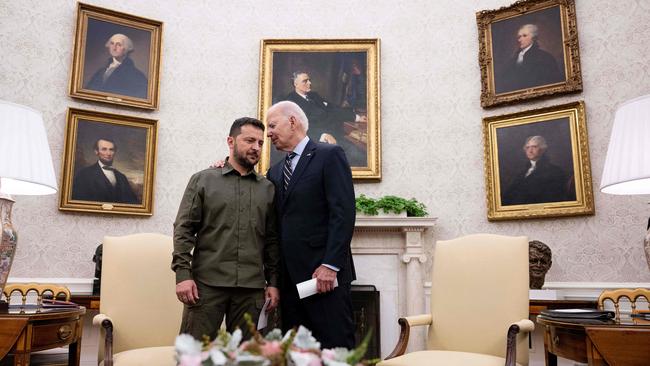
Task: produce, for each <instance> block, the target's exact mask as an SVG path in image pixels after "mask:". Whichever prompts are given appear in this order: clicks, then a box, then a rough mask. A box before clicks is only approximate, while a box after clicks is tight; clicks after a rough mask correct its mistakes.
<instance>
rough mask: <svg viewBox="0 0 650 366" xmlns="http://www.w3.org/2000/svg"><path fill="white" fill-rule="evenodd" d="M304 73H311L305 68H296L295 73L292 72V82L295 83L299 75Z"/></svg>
mask: <svg viewBox="0 0 650 366" xmlns="http://www.w3.org/2000/svg"><path fill="white" fill-rule="evenodd" d="M302 74H307V75H309V73H308V72H307V71H303V70H296V71H294V72H293V73H291V84H292V85H293V83H295V82H296V79H298V75H302Z"/></svg>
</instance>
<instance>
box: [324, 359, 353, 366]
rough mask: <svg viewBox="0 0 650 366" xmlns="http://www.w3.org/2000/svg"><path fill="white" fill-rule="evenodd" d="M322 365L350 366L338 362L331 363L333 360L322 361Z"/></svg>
mask: <svg viewBox="0 0 650 366" xmlns="http://www.w3.org/2000/svg"><path fill="white" fill-rule="evenodd" d="M323 364H324V365H325V366H350V364H348V363H347V362H340V361H333V360H326V359H323Z"/></svg>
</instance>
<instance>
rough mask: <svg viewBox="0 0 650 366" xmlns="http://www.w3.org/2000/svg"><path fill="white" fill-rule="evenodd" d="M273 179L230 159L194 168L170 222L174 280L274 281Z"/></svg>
mask: <svg viewBox="0 0 650 366" xmlns="http://www.w3.org/2000/svg"><path fill="white" fill-rule="evenodd" d="M274 194H275V189H274V186H273V183H271V182H270V181H268V180H267V179H266V178H264V177H263V176H261V175H259V174H257V173H256V172H255V171H252V172H249V173H248V174H246V175H243V176H242V175H240V174H239V172H238V171H237V170H235V169H234V168H233V167H232V166H231V165H230V164H228V163H226V165H225V166H224V167H223V168H216V169H206V170H203V171H200V172H198V173H196V174H194V175H193V176H192V177H191V178H190V181H189V183H188V184H187V188H185V193H184V194H183V199H182V200H181V204H180V207H179V208H178V215H177V216H176V221H175V222H174V253H173V259H172V266H171V267H172V270H173V271H175V272H176V283H178V282H181V281H184V280H188V279H193V280H196V281H200V282H202V283H204V284H206V285H211V286H222V287H248V288H264V287H265V286H266V284H268V285H269V286H274V287H277V286H278V270H279V260H280V253H279V250H280V249H279V244H278V239H277V229H276V216H275V215H276V213H275V208H274V207H273V197H274ZM192 250H193V251H192Z"/></svg>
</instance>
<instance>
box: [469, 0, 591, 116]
mask: <svg viewBox="0 0 650 366" xmlns="http://www.w3.org/2000/svg"><path fill="white" fill-rule="evenodd" d="M476 22H477V24H478V33H479V65H480V69H481V89H482V90H481V105H482V106H483V107H492V106H495V105H498V104H502V103H513V102H518V101H522V100H528V99H531V98H537V97H543V96H550V95H554V94H559V93H570V92H577V91H580V90H582V74H581V72H580V52H579V46H578V28H577V24H576V9H575V3H574V0H521V1H518V2H516V3H514V4H513V5H511V6H508V7H504V8H501V9H498V10H484V11H481V12H478V13H476Z"/></svg>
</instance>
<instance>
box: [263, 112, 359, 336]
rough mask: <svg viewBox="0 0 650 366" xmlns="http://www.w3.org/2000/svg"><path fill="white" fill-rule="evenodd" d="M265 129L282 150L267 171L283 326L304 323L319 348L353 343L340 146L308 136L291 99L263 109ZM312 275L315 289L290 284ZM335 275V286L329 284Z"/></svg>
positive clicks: (345, 169)
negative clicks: (302, 290) (302, 292)
mask: <svg viewBox="0 0 650 366" xmlns="http://www.w3.org/2000/svg"><path fill="white" fill-rule="evenodd" d="M266 121H267V125H268V130H267V136H268V137H270V138H271V141H272V143H273V145H274V146H275V147H276V149H278V150H279V151H284V152H286V153H287V155H286V157H285V158H284V159H283V160H282V161H280V162H279V163H277V164H276V165H275V166H273V167H272V168H271V169H270V170H269V172H268V174H267V176H268V179H269V180H271V181H272V182H273V184H274V185H275V189H276V195H275V197H276V209H277V211H278V218H279V220H278V221H279V232H280V238H281V240H280V242H281V250H282V258H283V262H284V264H283V276H282V277H283V279H282V283H281V296H282V301H281V308H282V322H283V328H285V329H289V328H292V327H294V326H297V325H304V326H306V327H307V328H309V329H310V330H312V332H313V334H314V336H315V337H316V339H318V340H319V341H320V342H321V344H322V346H323V347H326V348H331V347H336V346H341V347H349V348H351V347H353V346H354V323H353V316H352V302H351V298H350V283H351V282H352V281H353V280H355V279H356V274H355V271H354V263H353V261H352V251H351V249H350V241H351V240H352V233H353V231H354V220H355V203H354V186H353V184H352V172H351V170H350V165H349V164H348V161H347V158H346V156H345V153H344V152H343V149H341V147H339V146H337V145H330V144H321V143H317V142H314V141H312V140H310V139H309V137H307V131H308V129H309V121H308V120H307V117H306V115H305V113H304V112H303V110H302V109H301V108H300V107H299V106H298V105H297V104H296V103H293V102H290V101H283V102H279V103H277V104H275V105H273V106H272V107H271V108H269V110H268V112H267V116H266ZM311 278H316V279H317V289H318V293H317V294H316V295H313V296H310V297H306V298H304V299H299V297H298V292H297V290H296V284H297V283H300V282H303V281H306V280H309V279H311ZM335 280H337V281H338V287H335Z"/></svg>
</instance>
